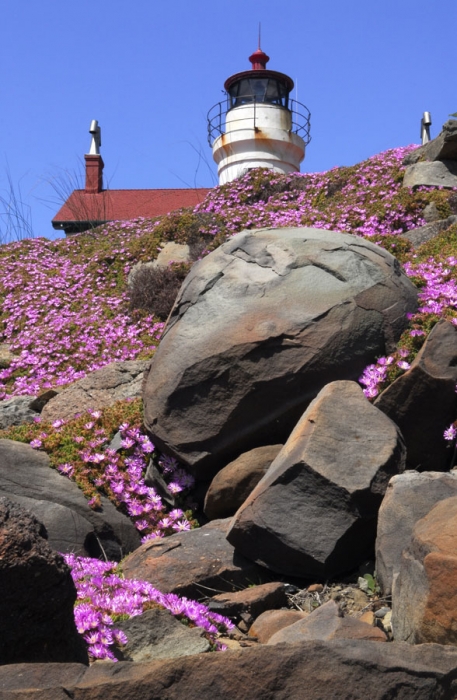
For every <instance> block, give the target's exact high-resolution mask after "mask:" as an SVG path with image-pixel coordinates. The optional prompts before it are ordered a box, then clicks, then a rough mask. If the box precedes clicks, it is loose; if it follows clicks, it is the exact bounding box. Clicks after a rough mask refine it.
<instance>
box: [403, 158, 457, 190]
mask: <svg viewBox="0 0 457 700" xmlns="http://www.w3.org/2000/svg"><path fill="white" fill-rule="evenodd" d="M424 185H425V186H426V187H457V162H456V161H455V160H445V161H441V160H436V161H433V163H429V162H428V161H427V162H424V163H415V164H414V165H409V166H408V167H407V168H406V170H405V175H404V178H403V187H413V188H414V187H420V186H424Z"/></svg>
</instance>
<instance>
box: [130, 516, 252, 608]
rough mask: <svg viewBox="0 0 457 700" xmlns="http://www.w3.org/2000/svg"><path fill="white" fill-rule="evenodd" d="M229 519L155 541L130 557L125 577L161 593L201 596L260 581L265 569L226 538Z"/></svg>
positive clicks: (190, 596) (144, 545)
mask: <svg viewBox="0 0 457 700" xmlns="http://www.w3.org/2000/svg"><path fill="white" fill-rule="evenodd" d="M228 524H229V521H228V520H213V521H212V522H210V523H208V525H204V526H203V527H201V528H198V529H197V530H189V531H188V532H180V533H177V534H176V535H171V536H170V537H167V538H165V539H159V540H153V541H151V542H147V543H146V544H143V545H142V546H141V547H139V548H138V549H137V550H136V551H135V552H134V553H133V554H131V555H130V556H128V557H127V558H126V559H125V560H124V562H123V564H122V570H123V572H124V574H125V576H126V578H136V579H141V580H143V581H150V582H151V583H152V584H153V585H154V586H155V587H156V588H158V589H159V591H162V593H177V594H179V595H184V596H187V597H189V598H196V599H198V598H201V597H202V595H204V596H208V595H212V594H213V593H218V592H223V591H232V590H233V588H236V587H238V586H249V585H250V584H253V583H261V582H262V580H263V576H264V574H265V572H264V571H263V570H262V569H261V568H260V567H258V566H256V565H255V564H253V562H252V561H250V560H249V559H245V558H244V557H243V556H241V555H239V554H238V553H237V552H235V551H234V548H233V547H232V545H230V544H229V543H228V542H227V540H226V538H225V533H226V531H227V526H228Z"/></svg>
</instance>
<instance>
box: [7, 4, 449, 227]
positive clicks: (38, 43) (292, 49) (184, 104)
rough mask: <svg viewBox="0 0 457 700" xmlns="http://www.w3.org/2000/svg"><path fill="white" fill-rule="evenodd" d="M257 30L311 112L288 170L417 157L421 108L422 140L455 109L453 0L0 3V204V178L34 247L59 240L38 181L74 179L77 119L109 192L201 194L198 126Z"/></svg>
mask: <svg viewBox="0 0 457 700" xmlns="http://www.w3.org/2000/svg"><path fill="white" fill-rule="evenodd" d="M259 22H261V24H262V48H263V50H264V51H265V52H266V53H267V54H268V55H269V56H270V59H271V60H270V63H269V64H268V67H269V68H271V69H272V70H278V71H281V72H284V73H287V74H288V75H290V76H291V77H292V78H293V80H294V81H295V83H296V85H297V87H298V95H296V93H295V91H294V93H293V97H296V96H298V100H299V101H300V102H303V103H304V104H305V105H306V106H307V107H308V108H309V109H310V111H311V115H312V118H311V124H312V126H311V135H312V142H311V144H310V145H309V147H308V149H307V154H306V158H305V161H304V162H303V163H302V166H301V170H302V172H317V171H323V170H328V169H329V168H332V167H335V166H340V165H351V164H354V163H357V162H359V161H361V160H363V159H365V158H367V157H369V156H371V155H374V154H376V153H379V152H380V151H383V150H386V149H388V148H392V147H396V146H404V145H407V144H410V143H418V140H419V125H420V118H421V115H422V113H423V111H424V110H428V111H430V112H431V114H432V119H433V125H432V136H433V135H437V133H438V132H439V130H440V127H441V125H442V124H443V123H444V122H445V121H446V119H447V118H448V114H449V113H450V112H455V111H457V90H456V89H455V86H456V80H455V66H456V49H455V35H456V31H457V1H456V0H435V2H434V3H430V2H425V0H416V1H414V0H384V1H383V2H370V1H369V0H364V1H361V0H346V1H345V2H342V1H341V0H288V2H280V1H279V0H263V2H259V1H258V0H211V2H210V1H209V0H194V1H193V2H189V1H188V0H173V1H169V2H164V0H131V1H130V2H125V0H109V1H108V0H90V1H89V0H77V1H76V0H73V1H70V0H40V2H36V1H35V0H3V3H2V12H1V26H0V66H1V69H0V70H1V94H2V101H1V104H2V106H1V109H0V190H2V189H4V188H7V178H6V170H7V164H8V167H9V170H10V173H11V177H12V180H13V182H14V183H15V184H16V185H17V183H19V184H20V189H21V192H22V197H23V199H24V201H25V202H26V203H27V204H28V205H29V206H30V207H31V214H32V221H33V227H34V231H35V235H39V236H46V237H49V238H53V237H56V236H57V235H59V234H56V233H55V232H54V231H53V229H52V226H51V223H50V220H51V218H52V217H53V216H54V214H55V213H56V212H57V210H58V208H59V206H60V204H59V202H58V197H57V195H56V193H55V191H54V188H53V187H52V185H51V184H50V181H52V180H54V181H56V180H57V181H60V182H61V181H62V179H63V180H65V179H67V176H66V174H65V173H66V172H69V173H70V174H72V175H73V176H74V175H75V174H77V173H78V171H79V172H80V173H81V172H82V171H81V161H82V159H83V156H84V153H86V152H87V151H88V150H89V145H90V136H89V133H88V129H89V124H90V121H91V120H92V119H98V120H99V123H100V125H101V127H102V149H101V153H102V156H103V159H104V162H105V174H106V176H107V179H108V181H109V187H110V188H111V189H115V188H133V189H134V188H156V187H157V188H160V187H187V186H188V187H192V186H201V187H207V186H212V185H214V184H215V183H216V182H217V178H216V166H215V164H214V163H213V161H212V156H211V150H210V148H209V146H208V144H207V140H206V114H207V111H208V110H209V108H210V107H212V105H213V104H215V103H216V102H218V101H219V100H221V99H222V98H223V94H222V89H223V84H224V81H225V79H226V78H227V77H228V76H230V75H232V74H233V73H236V72H238V71H241V70H246V69H248V68H249V67H250V64H249V61H248V56H249V55H250V54H251V53H252V52H253V51H254V50H255V49H256V48H257V32H258V23H259Z"/></svg>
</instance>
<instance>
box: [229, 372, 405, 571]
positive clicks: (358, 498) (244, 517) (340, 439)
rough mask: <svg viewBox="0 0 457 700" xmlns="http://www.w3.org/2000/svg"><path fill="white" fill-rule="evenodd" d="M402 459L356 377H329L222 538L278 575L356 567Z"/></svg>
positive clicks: (395, 438)
mask: <svg viewBox="0 0 457 700" xmlns="http://www.w3.org/2000/svg"><path fill="white" fill-rule="evenodd" d="M404 460H405V447H404V443H403V440H402V438H401V435H400V433H399V430H398V428H397V427H396V426H395V424H394V423H393V422H392V421H391V420H390V419H389V418H387V416H385V415H384V414H383V413H382V412H381V411H379V410H378V409H377V408H375V407H374V406H372V405H371V404H370V403H369V401H368V400H367V399H366V398H365V396H364V395H363V392H362V390H361V388H360V387H359V386H358V385H357V384H356V383H355V382H345V381H340V382H333V383H332V384H329V385H328V386H326V387H325V388H324V389H323V390H322V391H321V392H320V393H319V395H318V396H317V398H316V399H315V400H314V401H313V402H312V403H311V405H310V406H309V408H308V409H307V411H306V412H305V413H304V415H303V417H302V418H301V420H300V421H299V423H298V424H297V426H296V428H295V429H294V431H293V432H292V434H291V436H290V438H289V440H288V441H287V442H286V444H285V445H284V447H283V449H282V450H281V452H280V453H279V455H278V456H277V458H276V459H275V460H274V462H273V463H272V465H271V467H270V468H269V470H268V472H267V473H266V474H265V476H264V477H263V479H262V480H261V481H260V482H259V484H258V485H257V486H256V488H255V489H254V491H253V492H252V494H251V495H250V496H249V498H248V499H247V500H246V501H245V503H244V504H243V505H242V506H241V508H240V509H239V511H238V512H237V513H236V515H235V516H234V518H233V520H232V523H231V527H230V530H229V532H228V534H227V538H228V540H229V542H231V543H232V544H233V545H234V546H235V547H236V549H237V550H238V551H239V552H240V553H241V554H243V555H244V556H246V557H248V558H250V559H252V560H253V561H256V562H257V563H258V564H263V565H264V566H267V567H269V568H270V569H272V570H273V571H276V572H278V573H281V574H285V575H290V576H298V577H318V578H321V579H324V580H325V579H327V578H329V577H332V576H334V575H335V574H337V573H340V572H342V571H348V570H350V569H351V568H355V567H356V566H357V565H358V564H360V563H361V562H362V561H363V560H364V558H366V557H367V555H370V554H371V552H372V549H373V547H374V541H375V528H376V517H377V513H378V509H379V506H380V504H381V501H382V498H383V495H384V492H385V490H386V488H387V484H388V481H389V479H390V478H391V477H392V476H393V475H394V474H396V473H398V472H401V471H402V470H403V469H404Z"/></svg>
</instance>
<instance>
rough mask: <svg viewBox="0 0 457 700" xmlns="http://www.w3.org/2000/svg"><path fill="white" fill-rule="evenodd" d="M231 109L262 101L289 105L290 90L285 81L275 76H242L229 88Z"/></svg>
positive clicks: (283, 105)
mask: <svg viewBox="0 0 457 700" xmlns="http://www.w3.org/2000/svg"><path fill="white" fill-rule="evenodd" d="M228 93H229V98H230V109H233V108H234V107H240V106H241V105H246V104H251V103H252V102H260V103H263V104H271V105H277V106H279V107H285V108H286V109H287V108H288V106H289V92H288V90H287V88H286V86H285V85H284V83H282V82H280V81H279V80H275V79H274V78H242V79H241V80H238V81H237V82H236V83H234V84H233V85H231V86H230V88H229V91H228Z"/></svg>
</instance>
